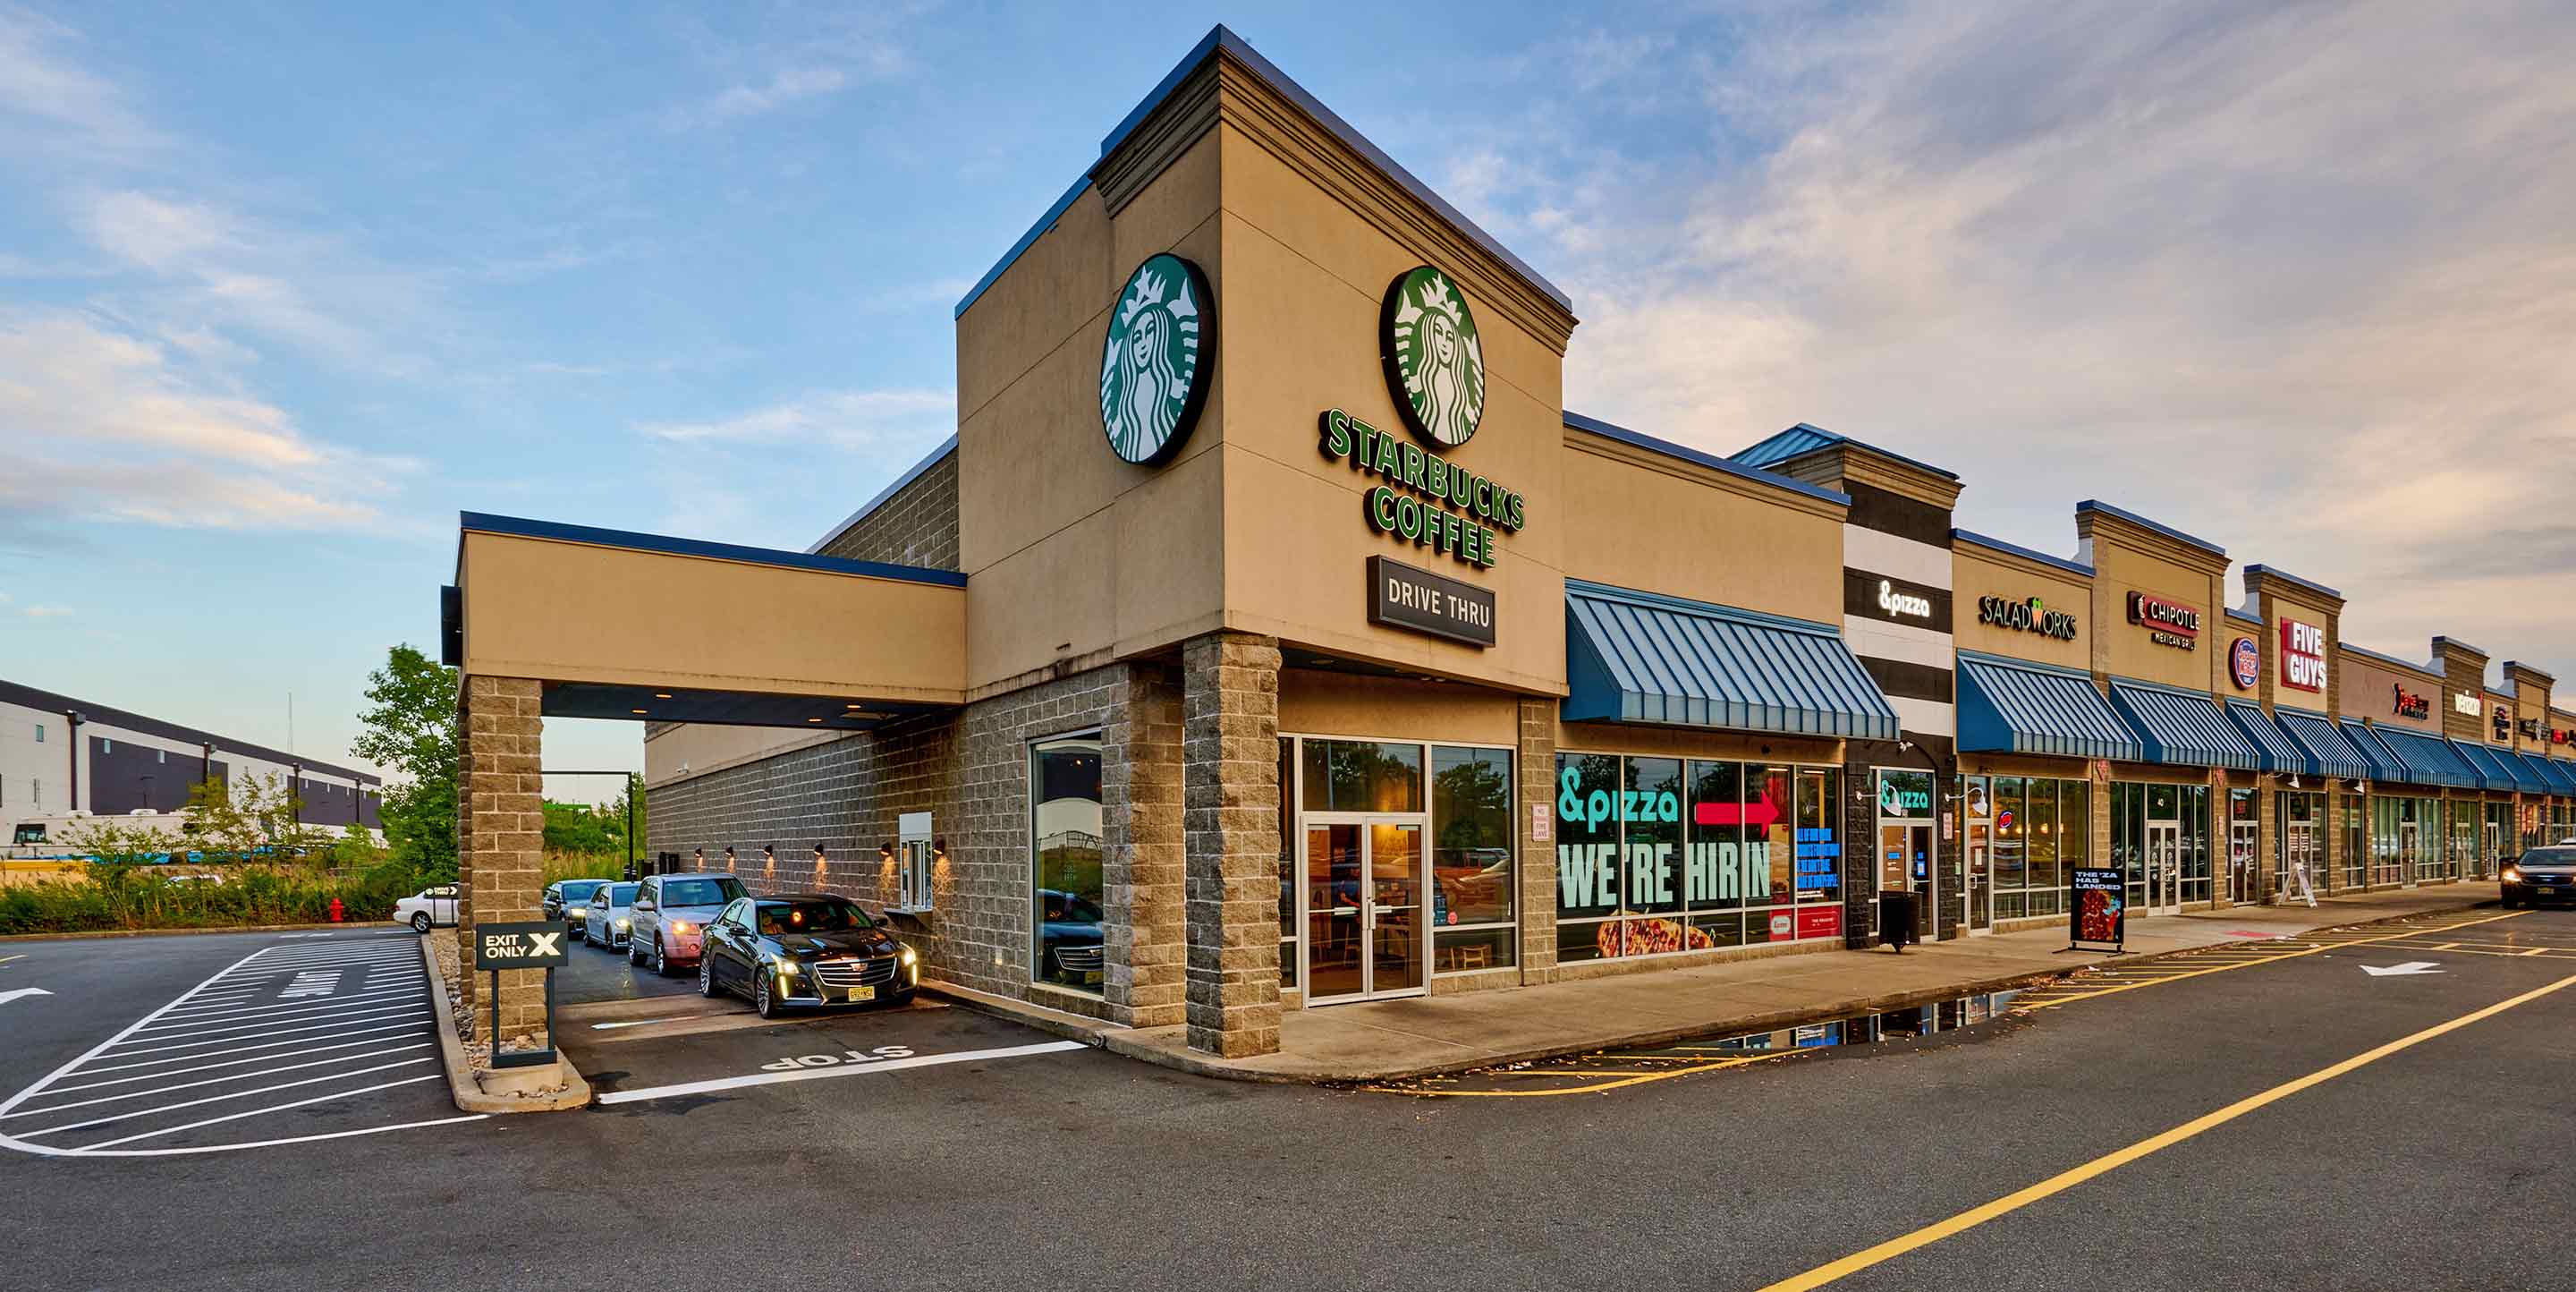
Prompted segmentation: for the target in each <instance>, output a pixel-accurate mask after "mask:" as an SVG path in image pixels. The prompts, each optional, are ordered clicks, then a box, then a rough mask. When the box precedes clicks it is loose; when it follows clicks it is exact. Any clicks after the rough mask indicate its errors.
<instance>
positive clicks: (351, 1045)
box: [5, 1028, 402, 1117]
mask: <svg viewBox="0 0 2576 1292" xmlns="http://www.w3.org/2000/svg"><path fill="white" fill-rule="evenodd" d="M386 1030H387V1031H399V1030H400V1029H399V1028H388V1029H386ZM401 1039H402V1038H401V1037H398V1036H380V1037H377V1038H376V1039H374V1040H372V1041H342V1042H340V1043H338V1044H336V1045H315V1046H309V1047H307V1048H305V1049H301V1050H285V1051H281V1052H279V1053H277V1054H255V1055H252V1056H251V1057H249V1058H247V1059H226V1060H224V1061H223V1062H221V1063H201V1064H198V1065H197V1066H196V1067H193V1068H163V1069H162V1070H161V1071H159V1072H146V1073H144V1074H143V1075H141V1076H136V1077H111V1078H109V1079H108V1080H105V1081H93V1082H90V1083H89V1084H88V1085H85V1086H47V1087H45V1088H44V1089H43V1090H41V1091H39V1092H37V1093H36V1094H35V1095H34V1096H33V1097H34V1098H38V1099H42V1098H44V1097H45V1096H46V1095H68V1094H71V1093H73V1092H74V1091H79V1090H99V1089H104V1088H106V1087H108V1086H123V1085H131V1084H133V1083H134V1082H137V1081H159V1080H161V1079H162V1078H164V1077H177V1076H185V1075H186V1074H188V1073H191V1072H212V1071H214V1070H215V1069H217V1068H238V1067H240V1066H241V1065H243V1064H245V1063H267V1062H269V1061H271V1060H274V1059H291V1058H294V1057H295V1056H296V1055H299V1054H320V1053H322V1052H323V1051H325V1050H350V1049H356V1048H357V1047H359V1046H361V1045H381V1044H383V1043H384V1042H386V1041H399V1040H401ZM287 1044H290V1045H292V1044H294V1042H292V1041H290V1042H287ZM251 1048H252V1049H268V1048H271V1047H268V1046H252V1047H251ZM215 1053H217V1054H229V1053H231V1051H229V1050H217V1051H215ZM154 1062H156V1063H185V1062H187V1060H186V1059H156V1060H154ZM134 1066H136V1067H145V1066H148V1065H145V1064H136V1065H134ZM113 1071H115V1069H113V1068H84V1069H82V1070H80V1071H78V1072H75V1073H72V1074H70V1075H72V1076H76V1077H86V1076H88V1075H90V1074H91V1073H93V1072H113ZM5 1115H7V1116H12V1117H14V1116H17V1114H15V1113H9V1114H5Z"/></svg>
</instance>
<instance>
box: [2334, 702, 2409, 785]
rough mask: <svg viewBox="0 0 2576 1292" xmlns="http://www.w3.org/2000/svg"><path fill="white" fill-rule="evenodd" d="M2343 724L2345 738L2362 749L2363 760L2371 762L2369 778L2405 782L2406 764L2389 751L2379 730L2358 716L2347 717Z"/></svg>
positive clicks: (2389, 781)
mask: <svg viewBox="0 0 2576 1292" xmlns="http://www.w3.org/2000/svg"><path fill="white" fill-rule="evenodd" d="M2341 725H2342V727H2343V738H2344V739H2345V740H2348V741H2351V742H2352V747H2353V748H2354V749H2357V750H2360V751H2361V757H2362V760H2363V761H2364V762H2367V763H2369V764H2370V776H2369V779H2371V780H2374V781H2387V782H2388V783H2390V784H2392V785H2398V784H2403V783H2405V781H2406V764H2404V763H2401V762H2399V761H2397V755H2396V754H2394V753H2391V752H2389V749H2388V742H2386V741H2384V740H2381V739H2380V738H2379V735H2378V733H2377V732H2374V731H2372V730H2371V729H2370V728H2368V727H2365V726H2363V725H2362V724H2361V721H2360V720H2359V719H2357V718H2345V719H2343V720H2342V723H2341Z"/></svg>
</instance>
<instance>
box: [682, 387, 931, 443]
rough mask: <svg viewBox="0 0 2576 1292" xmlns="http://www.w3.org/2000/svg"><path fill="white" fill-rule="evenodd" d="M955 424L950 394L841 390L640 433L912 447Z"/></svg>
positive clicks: (697, 439) (688, 439) (696, 439)
mask: <svg viewBox="0 0 2576 1292" xmlns="http://www.w3.org/2000/svg"><path fill="white" fill-rule="evenodd" d="M956 420H957V397H956V395H955V394H954V393H952V392H950V391H945V390H838V391H822V392H817V393H814V394H809V395H805V396H803V397H801V398H797V399H792V400H788V401H785V402H783V403H777V404H771V405H768V406H767V407H764V408H756V409H752V410H751V411H749V412H744V413H739V414H736V415H734V416H732V417H725V418H719V419H716V420H714V421H702V422H647V423H643V424H640V425H638V426H637V427H636V429H637V430H639V431H642V432H643V433H644V434H646V435H649V436H652V437H653V438H655V439H659V440H670V441H674V442H679V443H716V442H740V441H795V442H799V443H819V444H830V445H836V446H839V447H843V448H870V447H881V446H884V445H887V444H892V443H907V444H908V443H913V442H916V441H917V440H918V439H919V437H920V436H921V435H922V434H923V433H924V432H925V431H929V430H934V429H941V428H946V427H953V426H955V424H956ZM941 433H943V434H944V433H945V430H944V429H941Z"/></svg>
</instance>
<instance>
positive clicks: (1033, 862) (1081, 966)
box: [1029, 736, 1103, 992]
mask: <svg viewBox="0 0 2576 1292" xmlns="http://www.w3.org/2000/svg"><path fill="white" fill-rule="evenodd" d="M1029 786H1030V794H1029V799H1030V803H1031V808H1032V811H1031V818H1032V821H1031V829H1030V841H1031V846H1032V854H1031V857H1030V873H1031V876H1032V883H1031V893H1030V907H1031V911H1030V919H1029V927H1030V928H1031V930H1032V931H1033V933H1034V937H1033V939H1032V943H1033V945H1032V946H1031V948H1030V965H1031V970H1030V977H1031V978H1032V979H1034V980H1036V981H1038V982H1043V983H1049V984H1052V985H1054V986H1059V987H1067V988H1071V989H1072V990H1075V991H1084V992H1098V991H1099V990H1100V983H1101V943H1102V940H1103V939H1102V933H1101V898H1102V886H1101V873H1100V738H1099V737H1098V736H1071V737H1066V738H1063V739H1059V740H1043V741H1039V742H1038V743H1037V744H1035V745H1033V746H1031V747H1030V750H1029Z"/></svg>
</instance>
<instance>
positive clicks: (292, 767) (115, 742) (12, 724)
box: [0, 681, 384, 848]
mask: <svg viewBox="0 0 2576 1292" xmlns="http://www.w3.org/2000/svg"><path fill="white" fill-rule="evenodd" d="M245 777H255V778H258V779H260V780H263V781H267V780H277V781H279V783H281V784H285V785H291V786H293V787H294V790H295V793H296V796H297V798H298V800H299V810H298V816H299V817H300V819H301V820H302V821H303V822H304V824H306V825H309V826H314V827H316V828H321V829H330V828H336V827H340V826H346V825H352V824H355V825H360V826H364V827H366V828H367V829H370V830H381V829H383V828H384V823H383V821H382V820H380V819H379V818H378V816H377V812H378V810H379V808H380V807H381V806H382V803H381V791H382V786H383V783H382V781H381V780H380V779H379V778H378V777H376V776H375V775H374V774H373V773H370V772H362V771H359V770H357V769H355V768H352V767H344V766H341V765H339V764H336V763H326V762H323V761H321V760H319V759H312V758H304V757H300V756H298V755H296V754H292V753H289V752H287V751H285V750H282V749H272V748H269V747H268V746H265V745H258V744H253V743H251V742H249V741H245V740H234V739H231V738H230V737H226V736H221V735H217V734H215V733H214V732H211V731H201V730H199V729H197V728H195V727H189V726H184V725H181V724H179V723H175V722H167V721H164V720H162V719H159V718H153V717H147V716H145V715H143V714H140V713H134V712H130V711H128V710H125V709H117V708H111V707H109V706H107V705H103V704H96V703H93V702H91V701H88V700H80V699H75V698H73V697H71V696H68V695H62V694H58V693H56V692H52V691H40V690H38V689H36V688H35V687H32V686H25V685H22V684H19V683H16V682H9V681H0V831H5V833H0V838H5V839H7V840H8V841H10V843H11V845H12V846H13V847H23V848H40V847H41V846H42V845H43V844H45V843H46V842H48V840H43V839H35V838H30V839H26V840H21V839H20V835H21V833H22V832H21V829H20V827H21V826H22V825H23V826H26V827H29V829H28V831H27V832H26V833H29V834H31V835H32V834H35V833H38V832H39V829H38V828H39V827H41V833H43V834H47V835H51V834H54V833H56V832H57V830H58V828H59V827H60V826H61V825H63V824H64V823H65V822H66V820H67V819H68V818H74V817H77V816H78V815H80V814H83V813H86V814H88V815H90V816H94V817H110V816H116V817H122V816H130V815H132V814H134V813H138V812H141V813H168V812H176V811H178V810H179V809H181V808H184V807H186V806H187V805H188V794H189V791H190V790H191V789H193V788H195V786H196V785H197V784H198V783H200V782H202V781H209V780H212V781H223V782H227V783H234V784H238V783H240V782H241V780H242V779H243V778H245Z"/></svg>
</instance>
